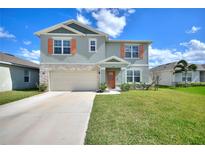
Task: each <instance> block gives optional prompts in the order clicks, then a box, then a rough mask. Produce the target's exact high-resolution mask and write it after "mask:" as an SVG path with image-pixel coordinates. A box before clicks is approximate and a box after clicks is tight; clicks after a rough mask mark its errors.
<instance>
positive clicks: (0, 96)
mask: <svg viewBox="0 0 205 154" xmlns="http://www.w3.org/2000/svg"><path fill="white" fill-rule="evenodd" d="M39 93H40V92H39V91H38V90H22V91H6V92H0V105H3V104H6V103H10V102H13V101H17V100H20V99H23V98H26V97H30V96H33V95H37V94H39Z"/></svg>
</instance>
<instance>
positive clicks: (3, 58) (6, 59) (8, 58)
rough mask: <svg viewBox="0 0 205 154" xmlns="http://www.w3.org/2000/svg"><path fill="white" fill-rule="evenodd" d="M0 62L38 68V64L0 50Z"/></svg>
mask: <svg viewBox="0 0 205 154" xmlns="http://www.w3.org/2000/svg"><path fill="white" fill-rule="evenodd" d="M0 63H2V64H8V65H18V66H23V67H29V68H36V69H39V65H38V64H35V63H33V62H30V61H27V60H24V59H20V58H18V57H15V56H14V55H11V54H8V53H2V52H0Z"/></svg>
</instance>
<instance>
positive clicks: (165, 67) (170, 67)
mask: <svg viewBox="0 0 205 154" xmlns="http://www.w3.org/2000/svg"><path fill="white" fill-rule="evenodd" d="M176 64H177V62H172V63H167V64H163V65H159V66H156V67H154V68H151V69H150V70H151V71H165V70H170V71H171V70H173V69H174V66H175V65H176ZM195 65H196V66H197V70H205V67H203V65H200V64H195Z"/></svg>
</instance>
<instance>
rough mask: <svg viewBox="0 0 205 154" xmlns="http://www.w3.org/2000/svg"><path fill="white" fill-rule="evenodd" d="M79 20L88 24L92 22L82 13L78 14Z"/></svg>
mask: <svg viewBox="0 0 205 154" xmlns="http://www.w3.org/2000/svg"><path fill="white" fill-rule="evenodd" d="M77 20H78V21H79V22H82V23H83V24H86V25H90V24H91V22H90V21H89V20H88V19H86V18H85V17H84V16H83V15H82V14H77Z"/></svg>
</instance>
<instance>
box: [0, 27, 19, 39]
mask: <svg viewBox="0 0 205 154" xmlns="http://www.w3.org/2000/svg"><path fill="white" fill-rule="evenodd" d="M0 38H6V39H15V38H16V37H15V35H13V34H10V33H9V32H8V31H6V30H5V29H4V28H3V27H0Z"/></svg>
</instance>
